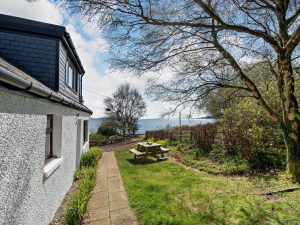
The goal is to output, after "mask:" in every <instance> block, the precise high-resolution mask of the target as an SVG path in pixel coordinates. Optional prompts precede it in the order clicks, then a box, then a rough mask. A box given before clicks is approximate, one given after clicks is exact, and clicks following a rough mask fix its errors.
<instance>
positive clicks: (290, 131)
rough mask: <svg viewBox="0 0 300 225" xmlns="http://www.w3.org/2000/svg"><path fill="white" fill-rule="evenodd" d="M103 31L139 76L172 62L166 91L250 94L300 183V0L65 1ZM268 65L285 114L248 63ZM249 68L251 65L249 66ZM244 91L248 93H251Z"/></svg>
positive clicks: (115, 54) (195, 98) (118, 61)
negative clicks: (279, 133)
mask: <svg viewBox="0 0 300 225" xmlns="http://www.w3.org/2000/svg"><path fill="white" fill-rule="evenodd" d="M65 2H66V3H70V4H69V7H70V9H71V11H72V12H74V13H80V14H81V15H82V16H84V17H85V18H87V19H88V20H89V21H93V22H97V23H98V24H99V26H100V27H101V28H103V29H104V32H105V35H107V37H108V40H109V42H110V44H111V47H112V65H113V66H115V67H119V68H127V69H132V70H133V71H135V72H137V73H144V72H147V71H149V70H160V69H162V68H164V67H166V66H168V67H171V68H172V69H173V71H175V72H176V76H175V79H174V80H173V83H172V86H170V85H162V84H157V85H156V90H159V92H160V94H161V96H165V95H167V98H168V99H171V100H174V101H179V102H180V103H188V102H195V104H196V103H197V102H199V100H200V99H202V98H203V97H205V96H206V95H207V94H209V93H211V92H212V91H213V90H215V89H218V88H228V89H232V90H239V91H240V92H243V93H246V94H247V95H248V97H252V98H254V99H255V100H256V102H257V104H258V105H259V106H260V107H261V109H262V110H263V111H264V112H265V113H266V115H267V116H268V117H269V118H270V119H271V120H272V121H273V122H274V123H278V124H279V125H280V126H281V128H282V130H283V133H284V138H285V143H286V148H287V169H288V172H289V173H290V174H291V175H292V176H293V178H295V179H296V180H298V181H300V118H299V105H298V101H297V99H296V96H295V92H296V88H297V87H296V86H295V82H294V81H295V76H296V67H298V66H297V63H296V59H299V55H298V54H299V41H300V24H299V21H300V18H299V15H300V2H299V0H65ZM249 61H251V62H264V65H265V64H268V67H269V68H268V69H269V70H270V72H272V74H273V78H274V79H275V80H276V83H277V89H278V93H279V98H280V102H281V103H280V106H278V107H280V108H281V112H280V113H279V114H278V113H276V110H275V109H274V108H272V107H271V106H270V105H269V104H268V102H267V101H266V100H265V99H264V97H263V95H262V94H261V92H260V90H259V88H258V87H257V84H256V82H255V80H253V79H251V77H249V76H248V75H247V71H246V70H247V69H249V64H248V63H247V62H249ZM250 66H251V65H250ZM246 94H245V95H246Z"/></svg>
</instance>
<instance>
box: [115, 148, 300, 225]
mask: <svg viewBox="0 0 300 225" xmlns="http://www.w3.org/2000/svg"><path fill="white" fill-rule="evenodd" d="M116 157H117V160H118V165H119V167H120V170H121V175H122V179H123V182H124V185H125V188H126V191H127V193H128V196H129V201H130V204H131V206H132V207H133V209H134V210H135V212H136V215H137V217H138V220H139V224H147V225H154V224H155V225H163V224H172V225H175V224H178V225H179V224H180V225H185V224H186V225H203V224H242V225H247V224H264V225H266V224H300V190H297V191H293V192H290V193H280V194H276V195H271V196H263V195H261V193H265V192H268V191H274V190H278V189H283V188H287V187H295V185H292V184H291V183H289V182H287V181H285V180H284V179H283V178H282V177H278V176H277V177H254V178H245V177H241V176H234V177H225V176H216V175H211V174H208V173H205V172H198V171H194V170H191V169H186V168H184V167H182V166H180V165H177V164H175V163H173V162H170V161H164V162H156V161H154V160H153V161H148V162H144V163H143V162H142V161H138V162H134V161H133V160H132V155H130V154H129V153H128V151H120V152H116Z"/></svg>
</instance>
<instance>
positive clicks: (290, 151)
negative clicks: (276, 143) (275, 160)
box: [284, 128, 300, 183]
mask: <svg viewBox="0 0 300 225" xmlns="http://www.w3.org/2000/svg"><path fill="white" fill-rule="evenodd" d="M288 129H289V128H288ZM295 134H297V136H295ZM284 141H285V145H286V149H287V172H288V174H290V175H291V177H292V179H293V180H295V181H297V182H298V183H300V137H299V130H298V131H297V130H294V131H293V130H290V131H287V130H286V128H285V129H284Z"/></svg>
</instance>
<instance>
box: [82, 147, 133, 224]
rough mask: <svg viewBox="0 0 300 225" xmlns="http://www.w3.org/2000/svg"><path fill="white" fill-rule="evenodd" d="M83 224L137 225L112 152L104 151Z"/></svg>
mask: <svg viewBox="0 0 300 225" xmlns="http://www.w3.org/2000/svg"><path fill="white" fill-rule="evenodd" d="M83 222H84V224H89V225H137V219H136V216H135V215H134V212H133V210H132V209H131V208H130V205H129V202H128V197H127V193H126V191H125V189H124V186H123V182H122V178H121V175H120V170H119V168H118V164H117V160H116V157H115V154H114V152H112V151H111V152H104V153H103V154H102V157H101V160H100V162H99V166H98V175H97V180H96V185H95V188H94V190H93V194H92V197H91V199H90V200H89V204H88V209H87V213H86V216H85V219H84V221H83Z"/></svg>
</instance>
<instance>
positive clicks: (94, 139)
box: [90, 134, 107, 146]
mask: <svg viewBox="0 0 300 225" xmlns="http://www.w3.org/2000/svg"><path fill="white" fill-rule="evenodd" d="M105 141H107V137H106V136H103V135H101V134H91V135H90V146H100V145H101V144H102V143H103V142H105Z"/></svg>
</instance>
